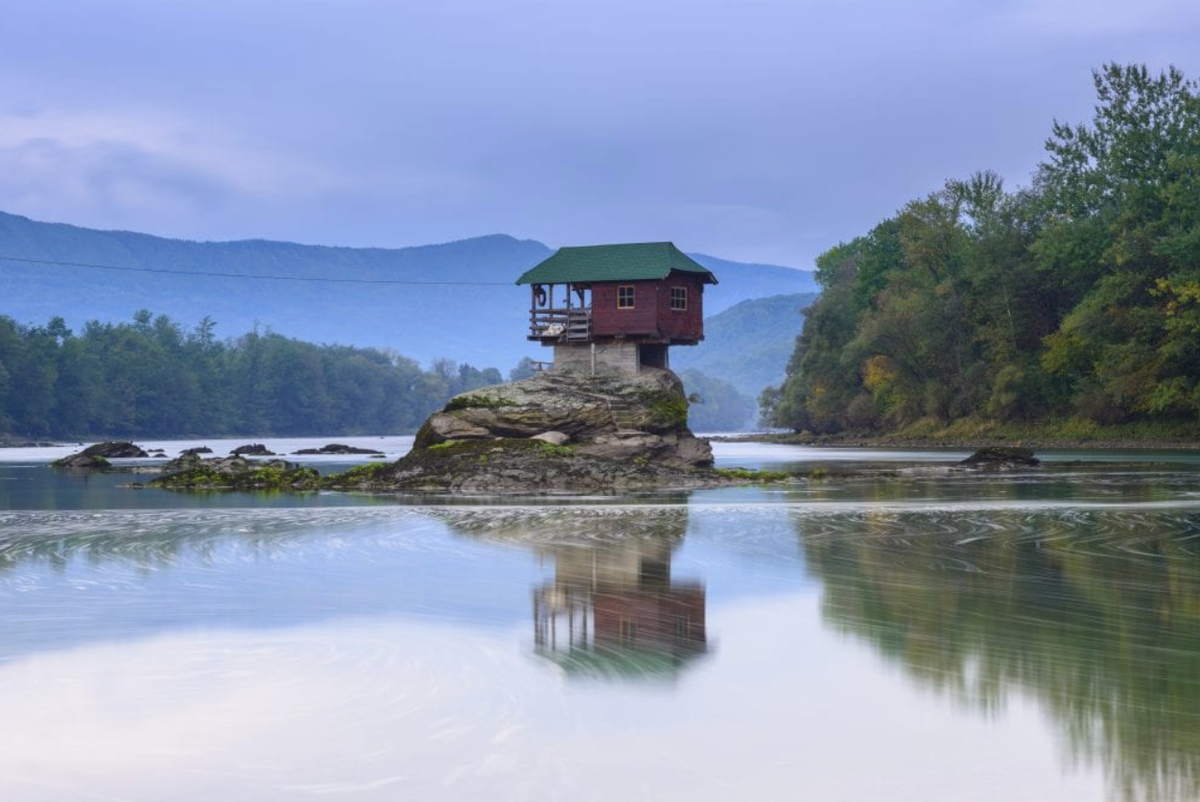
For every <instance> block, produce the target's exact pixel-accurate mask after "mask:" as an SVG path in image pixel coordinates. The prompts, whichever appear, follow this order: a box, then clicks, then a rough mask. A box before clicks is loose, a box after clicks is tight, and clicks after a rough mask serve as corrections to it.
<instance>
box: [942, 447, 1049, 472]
mask: <svg viewBox="0 0 1200 802" xmlns="http://www.w3.org/2000/svg"><path fill="white" fill-rule="evenodd" d="M1040 464H1041V460H1039V459H1038V458H1037V457H1035V456H1033V449H1029V448H1020V447H1016V446H995V447H992V448H981V449H979V450H978V451H976V452H975V453H974V454H972V455H971V456H969V457H967V458H966V459H965V460H963V461H962V462H960V463H959V465H969V466H971V467H975V468H1028V467H1031V466H1034V465H1040Z"/></svg>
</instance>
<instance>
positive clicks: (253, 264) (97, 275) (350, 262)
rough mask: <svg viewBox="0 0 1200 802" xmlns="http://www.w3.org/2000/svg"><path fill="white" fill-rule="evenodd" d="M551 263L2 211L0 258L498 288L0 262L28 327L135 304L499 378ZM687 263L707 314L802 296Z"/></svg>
mask: <svg viewBox="0 0 1200 802" xmlns="http://www.w3.org/2000/svg"><path fill="white" fill-rule="evenodd" d="M550 253H551V249H550V248H548V247H547V246H545V245H543V244H542V243H540V242H536V241H534V240H518V239H514V238H513V237H509V236H505V235H493V236H486V237H477V238H474V239H468V240H462V241H459V242H450V243H446V244H442V245H424V246H420V247H413V248H399V249H386V248H341V247H327V246H321V245H298V244H295V243H289V242H271V241H266V240H244V241H238V242H191V241H185V240H175V239H165V238H162V237H155V236H150V235H147V234H138V233H133V232H127V231H97V230H94V229H87V228H79V227H77V226H71V225H65V224H61V223H42V222H37V221H34V220H30V219H28V218H26V217H20V216H17V215H12V214H5V213H2V212H0V256H17V257H23V258H29V259H44V260H50V261H67V262H84V263H91V264H102V265H119V266H127V267H140V268H166V269H174V270H192V271H212V272H228V273H260V274H268V275H288V276H305V277H338V278H357V279H406V280H413V281H464V282H500V284H501V286H394V285H353V284H322V283H309V282H283V281H271V280H265V279H239V278H217V277H195V276H175V275H165V274H156V273H139V272H120V271H112V270H101V269H93V268H83V267H64V266H57V265H31V264H26V263H20V262H12V261H4V260H2V259H0V286H2V287H3V292H2V293H0V314H4V315H9V316H11V317H13V318H15V319H17V320H19V321H22V322H31V323H44V322H46V321H47V320H48V319H49V318H51V317H53V316H55V315H61V316H62V317H64V318H65V319H66V320H67V323H68V325H70V326H79V325H81V324H82V323H83V322H85V321H87V320H90V319H100V320H103V321H110V322H117V321H127V320H129V319H130V318H131V316H132V315H133V313H134V312H135V311H136V310H138V309H142V308H146V309H151V310H153V311H154V312H155V313H164V314H167V315H170V316H171V317H172V318H174V319H176V320H178V321H180V322H181V323H183V324H184V325H185V326H191V325H194V324H195V323H196V322H197V321H198V320H199V319H200V318H202V317H204V316H205V315H208V316H211V317H212V318H213V320H215V321H216V322H217V330H216V333H217V335H218V336H229V335H233V334H240V333H241V332H243V331H245V330H247V329H249V328H251V327H252V326H254V325H255V324H256V323H257V324H258V325H259V326H260V327H261V328H264V329H265V328H270V329H272V330H274V331H276V332H279V333H281V334H285V335H288V336H293V337H298V338H301V339H304V340H309V341H315V342H327V343H332V342H337V343H344V344H349V345H358V346H373V347H378V348H390V349H394V350H396V351H399V352H400V353H402V354H404V355H406V356H410V357H412V358H414V359H417V360H420V361H421V362H424V363H428V362H429V361H430V360H432V359H435V358H438V357H449V358H451V359H455V360H458V361H460V362H470V363H472V364H474V365H477V366H496V367H500V368H502V369H504V370H507V369H508V368H509V367H511V366H512V365H514V364H515V363H516V362H517V361H518V360H519V359H520V358H521V357H522V356H532V357H534V358H535V359H537V358H541V357H544V356H545V353H544V352H543V351H541V349H539V348H538V347H537V346H536V345H533V344H530V343H528V342H526V341H525V339H524V334H525V330H526V326H527V321H526V315H527V312H528V289H527V288H523V287H517V286H515V285H513V286H510V285H509V283H510V282H512V281H514V280H515V279H516V277H517V276H518V275H520V274H521V273H522V272H523V271H525V270H526V269H528V268H529V267H532V266H533V265H534V264H536V263H537V262H539V261H541V260H542V259H544V258H545V257H546V256H548V255H549V254H550ZM694 256H695V258H696V259H697V260H698V261H700V262H701V263H703V264H705V265H706V266H708V267H710V268H711V269H712V270H714V271H715V272H716V273H717V276H718V278H719V280H720V284H718V285H716V286H715V287H711V288H710V289H709V290H708V291H707V292H706V293H705V299H704V301H705V308H706V312H708V313H709V314H710V315H711V314H713V313H717V312H720V311H722V310H724V309H727V308H729V307H731V306H733V305H734V304H737V303H738V302H740V301H743V300H746V299H748V298H754V297H759V296H763V295H778V294H780V293H796V292H803V291H806V290H808V289H811V288H812V275H811V274H810V273H807V272H804V271H800V270H794V269H792V268H787V267H780V266H778V265H756V264H742V263H738V262H729V261H726V260H723V259H717V258H715V257H711V256H705V255H702V254H694ZM789 346H790V342H789ZM714 375H715V376H718V377H720V374H714Z"/></svg>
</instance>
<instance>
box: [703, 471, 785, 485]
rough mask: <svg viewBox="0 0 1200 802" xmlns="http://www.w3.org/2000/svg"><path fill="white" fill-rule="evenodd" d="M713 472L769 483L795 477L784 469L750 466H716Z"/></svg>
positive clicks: (719, 474) (732, 478) (733, 477)
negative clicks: (758, 469)
mask: <svg viewBox="0 0 1200 802" xmlns="http://www.w3.org/2000/svg"><path fill="white" fill-rule="evenodd" d="M713 473H715V474H717V475H718V476H723V477H724V478H726V479H731V480H733V481H735V482H755V483H762V484H767V483H771V482H787V481H789V480H791V479H794V478H795V477H794V476H793V475H792V474H790V473H784V472H783V471H754V470H751V469H749V468H716V469H714V470H713Z"/></svg>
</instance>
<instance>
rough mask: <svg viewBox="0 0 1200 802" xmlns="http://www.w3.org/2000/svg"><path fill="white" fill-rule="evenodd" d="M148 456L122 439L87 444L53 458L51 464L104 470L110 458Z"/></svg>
mask: <svg viewBox="0 0 1200 802" xmlns="http://www.w3.org/2000/svg"><path fill="white" fill-rule="evenodd" d="M148 456H150V455H149V454H148V453H146V452H145V451H143V450H142V449H141V448H139V447H138V446H135V445H134V444H133V443H129V442H126V441H124V440H112V441H108V442H105V443H96V444H95V445H91V446H88V447H87V448H85V449H84V450H83V451H80V452H78V453H75V454H72V455H71V456H69V457H63V458H62V459H60V460H55V461H54V462H53V463H51V464H52V465H53V466H54V467H55V468H68V469H71V470H104V469H107V468H111V467H112V465H111V463H109V460H110V459H129V458H133V457H148Z"/></svg>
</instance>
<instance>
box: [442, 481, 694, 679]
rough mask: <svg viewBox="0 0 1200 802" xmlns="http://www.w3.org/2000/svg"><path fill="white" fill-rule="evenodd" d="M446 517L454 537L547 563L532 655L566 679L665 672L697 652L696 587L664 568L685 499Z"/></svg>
mask: <svg viewBox="0 0 1200 802" xmlns="http://www.w3.org/2000/svg"><path fill="white" fill-rule="evenodd" d="M686 498H687V496H686V495H682V496H677V497H673V498H670V499H666V500H669V501H673V502H674V503H676V504H679V503H680V502H681V501H686ZM443 514H445V513H443ZM449 520H450V521H451V527H452V528H453V529H454V530H455V531H456V532H459V533H460V534H466V535H471V536H475V537H479V536H482V537H485V538H488V539H492V540H501V541H505V542H509V543H513V544H516V545H520V546H522V547H525V548H529V549H531V550H532V551H533V552H534V553H536V554H537V555H538V556H539V557H540V558H541V560H542V562H547V561H550V562H552V563H553V565H554V575H553V577H552V578H549V579H546V580H545V581H543V582H542V583H540V584H537V585H534V587H533V589H532V605H533V633H534V634H533V643H534V652H535V653H536V654H537V655H539V656H540V657H542V658H544V659H546V660H549V661H550V662H552V663H554V664H556V665H558V666H560V667H561V668H562V670H563V671H564V672H565V673H566V674H567V675H568V676H570V677H579V678H582V677H586V678H603V679H649V678H657V679H672V678H674V677H675V676H676V675H677V674H678V673H679V672H680V671H681V670H682V669H683V668H685V667H686V666H687V665H688V664H690V663H691V662H692V661H694V660H695V659H696V658H698V657H700V656H701V655H703V654H705V653H706V651H707V644H708V637H707V632H706V628H705V589H704V585H703V583H701V582H699V581H696V580H686V579H685V580H680V579H676V578H675V577H674V576H673V573H672V570H671V562H672V559H673V556H674V553H675V551H676V549H678V547H679V546H680V544H682V542H683V539H684V536H685V535H686V533H687V529H688V510H687V507H686V506H682V504H681V505H680V506H676V507H656V508H650V509H643V510H640V511H639V510H637V508H629V507H626V508H611V509H600V510H591V511H590V512H585V511H582V510H578V509H574V510H571V509H567V510H563V509H558V510H530V509H519V508H518V509H507V510H490V511H488V512H487V513H485V514H482V515H479V514H476V515H470V514H467V515H465V516H464V515H455V514H451V515H450V516H449Z"/></svg>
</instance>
